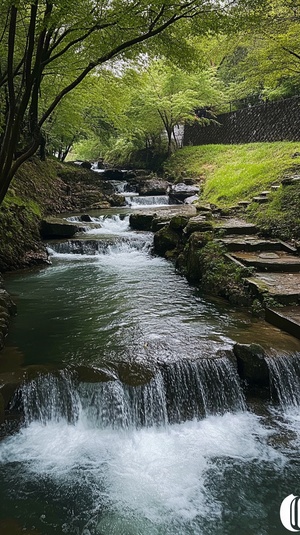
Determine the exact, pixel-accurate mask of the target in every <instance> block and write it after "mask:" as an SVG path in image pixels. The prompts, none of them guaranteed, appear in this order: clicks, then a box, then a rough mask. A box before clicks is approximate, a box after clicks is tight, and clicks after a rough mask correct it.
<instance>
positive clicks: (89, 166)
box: [80, 161, 92, 169]
mask: <svg viewBox="0 0 300 535" xmlns="http://www.w3.org/2000/svg"><path fill="white" fill-rule="evenodd" d="M80 167H83V169H91V168H92V164H91V162H87V161H85V162H81V163H80Z"/></svg>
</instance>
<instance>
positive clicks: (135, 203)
mask: <svg viewBox="0 0 300 535" xmlns="http://www.w3.org/2000/svg"><path fill="white" fill-rule="evenodd" d="M125 200H126V203H127V204H128V206H130V207H131V208H141V207H143V208H147V207H152V208H155V207H156V206H167V205H168V204H170V201H169V196H168V195H152V196H151V195H149V196H147V197H142V196H136V195H134V196H133V195H125Z"/></svg>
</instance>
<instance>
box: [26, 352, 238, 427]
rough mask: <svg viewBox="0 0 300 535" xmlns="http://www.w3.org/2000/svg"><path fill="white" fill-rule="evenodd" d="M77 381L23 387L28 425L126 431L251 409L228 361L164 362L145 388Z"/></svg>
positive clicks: (62, 377)
mask: <svg viewBox="0 0 300 535" xmlns="http://www.w3.org/2000/svg"><path fill="white" fill-rule="evenodd" d="M75 377H76V373H72V372H70V371H69V372H68V373H67V372H66V371H61V372H60V373H59V374H57V375H56V376H53V375H51V374H49V375H46V376H39V377H37V378H36V379H34V380H33V381H31V382H29V383H26V384H24V385H23V386H22V387H21V388H20V390H19V392H18V394H17V397H16V400H17V401H16V402H18V403H21V406H22V407H23V411H24V414H25V422H26V423H27V424H29V423H30V422H32V421H34V420H38V421H41V422H42V423H46V422H47V421H53V420H54V421H58V420H59V419H64V420H67V421H68V422H69V423H75V422H77V421H81V422H86V423H89V425H92V426H93V427H100V428H106V427H111V428H117V429H119V428H125V429H127V428H141V427H151V426H154V425H159V426H166V425H167V424H169V423H170V424H173V423H181V422H183V421H186V420H192V419H200V418H203V417H204V416H208V415H211V414H224V413H225V412H227V411H243V410H245V409H246V405H245V399H244V395H243V392H242V389H241V387H240V384H239V380H238V376H237V373H236V371H235V368H234V366H233V364H232V363H231V362H230V360H229V359H227V358H225V357H224V358H223V357H219V358H211V359H199V360H197V361H189V360H184V361H178V362H175V363H171V364H164V365H163V366H160V367H159V368H158V369H157V372H156V374H155V376H154V377H153V379H152V380H151V381H150V382H148V383H147V384H143V385H140V386H129V385H126V384H123V383H122V382H121V381H120V380H119V379H118V378H117V377H116V379H115V380H109V381H106V382H98V383H92V384H89V383H79V384H77V381H76V380H75V379H74V378H75Z"/></svg>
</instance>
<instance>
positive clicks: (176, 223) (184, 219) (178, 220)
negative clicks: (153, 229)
mask: <svg viewBox="0 0 300 535" xmlns="http://www.w3.org/2000/svg"><path fill="white" fill-rule="evenodd" d="M189 219H190V218H189V217H188V216H185V215H175V216H174V217H172V219H171V221H170V228H171V229H172V230H176V231H177V232H178V231H181V230H183V229H184V227H186V225H187V224H188V222H189Z"/></svg>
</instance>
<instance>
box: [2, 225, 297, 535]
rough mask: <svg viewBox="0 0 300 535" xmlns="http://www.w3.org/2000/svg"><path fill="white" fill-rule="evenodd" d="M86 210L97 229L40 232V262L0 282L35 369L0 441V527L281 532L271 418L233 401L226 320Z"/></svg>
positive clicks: (48, 532) (88, 533) (292, 467)
mask: <svg viewBox="0 0 300 535" xmlns="http://www.w3.org/2000/svg"><path fill="white" fill-rule="evenodd" d="M93 219H94V220H93V221H92V223H93V224H94V225H96V226H97V227H95V228H93V229H90V231H91V232H92V231H93V232H95V234H98V235H97V236H86V235H85V237H84V238H83V239H82V240H70V241H69V242H66V243H60V244H59V243H53V244H51V247H52V250H51V255H52V260H53V264H52V266H49V267H47V268H45V269H41V270H39V271H36V272H34V271H33V272H32V271H29V272H25V273H22V274H19V275H16V276H15V277H12V278H10V279H9V280H8V288H9V289H10V291H11V292H12V293H14V294H17V296H18V309H19V315H18V317H17V318H16V320H15V326H14V329H13V331H12V333H11V334H10V338H9V340H8V343H9V344H10V345H11V346H17V347H18V348H19V349H20V351H22V352H23V354H24V366H25V369H26V370H27V367H28V372H29V373H34V374H35V375H36V374H38V371H39V369H40V368H39V367H41V368H42V370H41V374H40V375H37V376H36V378H35V379H33V380H32V381H28V382H25V383H24V384H23V385H22V386H21V387H20V389H19V390H18V392H17V394H16V397H15V400H14V407H13V408H14V410H15V411H17V410H22V414H24V419H25V421H24V425H21V426H20V429H19V430H18V431H16V432H15V433H14V434H12V435H11V436H7V437H6V438H5V439H4V440H2V441H1V442H0V464H1V470H0V504H1V511H0V532H1V533H4V534H5V535H6V534H8V533H9V534H10V535H17V534H19V533H21V532H22V530H23V531H25V532H26V531H27V532H29V533H37V535H62V534H66V535H183V534H184V535H224V534H225V533H226V535H236V534H237V533H241V534H242V535H246V534H247V535H258V534H259V535H273V534H276V535H277V534H278V535H282V530H281V524H280V519H279V507H280V502H281V500H282V499H283V498H284V497H285V496H287V495H289V494H291V493H292V492H294V493H295V494H296V492H297V485H298V481H299V466H298V464H297V462H296V460H295V459H296V456H295V450H293V448H292V453H290V451H289V445H286V441H287V438H286V437H287V434H286V427H285V428H283V431H282V434H278V426H277V422H275V424H274V422H273V420H272V415H271V416H270V413H268V415H267V419H266V420H265V419H264V417H263V416H256V414H255V413H254V412H253V411H248V410H247V406H246V403H245V399H244V395H243V391H242V388H241V385H240V383H239V380H238V376H237V373H236V368H235V364H234V361H233V360H231V358H229V356H230V355H231V353H230V348H231V347H232V339H231V338H230V336H229V334H228V333H229V332H230V333H231V335H232V333H233V332H234V330H235V329H241V320H235V319H234V318H233V316H232V315H230V314H228V312H227V310H226V309H225V308H222V307H221V306H218V305H217V304H214V303H211V302H209V301H207V300H205V299H204V298H202V297H199V296H198V295H197V294H195V292H194V291H193V290H192V289H191V288H190V287H189V285H188V284H187V282H186V281H185V280H184V279H182V278H181V277H180V276H179V275H177V274H176V273H175V272H174V269H173V266H172V265H170V264H168V263H167V262H166V261H165V260H163V259H161V258H156V257H154V256H152V255H151V252H150V251H149V235H147V234H146V233H145V234H143V233H133V232H132V231H130V229H129V228H128V220H127V218H126V217H125V218H123V219H122V218H120V217H118V216H113V217H103V216H98V217H95V218H93ZM107 237H108V238H109V239H108V240H107ZM80 244H84V245H80ZM245 325H246V323H244V329H245V330H246V329H247V326H245ZM257 330H258V324H257V323H256V324H255V335H256V336H257ZM228 355H229V356H228ZM296 360H297V359H296ZM277 365H278V363H277ZM45 370H46V371H47V370H52V371H49V372H48V373H46V371H45ZM293 370H294V371H292V374H293V373H296V368H295V367H294V368H293ZM278 374H279V375H281V374H282V370H281V369H280V370H279V372H278ZM30 376H31V377H32V375H30ZM99 377H100V378H99ZM293 388H294V387H293ZM286 395H287V394H284V395H283V398H285V396H286ZM296 409H297V407H296ZM297 410H298V409H297ZM279 431H280V429H279ZM283 440H284V441H285V448H282V446H281V444H282V441H283ZM290 458H292V460H291V462H290ZM258 490H259V492H258ZM7 526H8V527H7Z"/></svg>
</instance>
